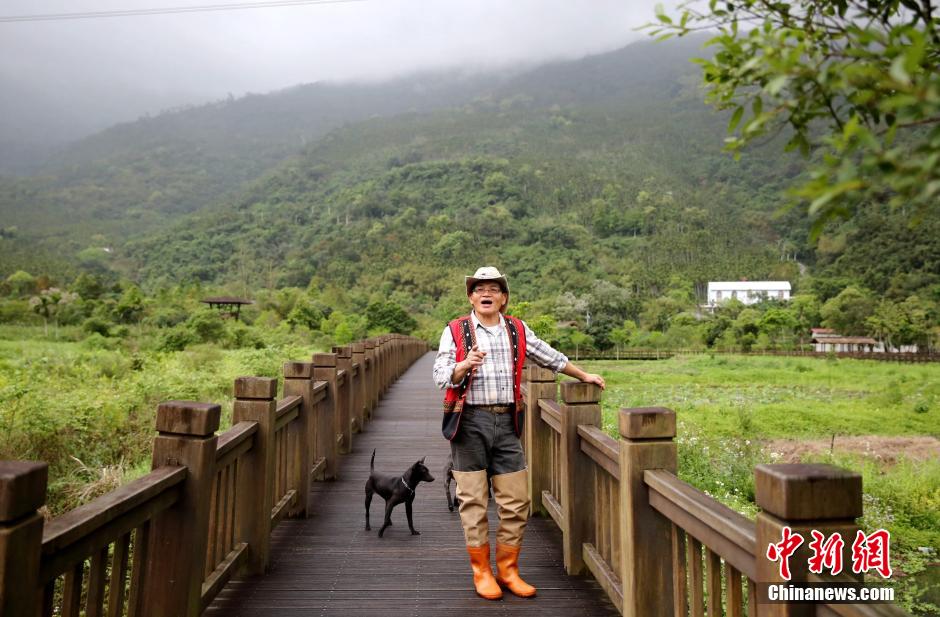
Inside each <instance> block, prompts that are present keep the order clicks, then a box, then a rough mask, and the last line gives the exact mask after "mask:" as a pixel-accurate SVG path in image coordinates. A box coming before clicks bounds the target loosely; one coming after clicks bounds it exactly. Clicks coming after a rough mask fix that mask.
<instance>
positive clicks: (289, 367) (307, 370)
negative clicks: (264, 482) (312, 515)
mask: <svg viewBox="0 0 940 617" xmlns="http://www.w3.org/2000/svg"><path fill="white" fill-rule="evenodd" d="M284 396H300V397H302V398H303V402H302V403H301V404H300V414H299V416H298V418H297V421H296V422H294V423H292V426H295V425H296V436H294V435H292V437H293V438H295V439H296V443H297V444H298V448H297V451H296V452H294V453H293V455H294V457H295V461H294V462H295V466H294V468H295V469H297V470H298V473H299V474H300V478H299V482H298V486H297V505H296V506H294V508H293V509H292V510H291V511H290V513H289V514H290V516H306V515H307V513H308V512H309V511H310V469H311V467H313V448H314V444H315V443H316V441H315V440H316V433H315V428H316V425H317V423H316V420H315V418H314V414H313V403H312V402H311V400H312V398H313V364H312V363H310V362H287V363H285V364H284Z"/></svg>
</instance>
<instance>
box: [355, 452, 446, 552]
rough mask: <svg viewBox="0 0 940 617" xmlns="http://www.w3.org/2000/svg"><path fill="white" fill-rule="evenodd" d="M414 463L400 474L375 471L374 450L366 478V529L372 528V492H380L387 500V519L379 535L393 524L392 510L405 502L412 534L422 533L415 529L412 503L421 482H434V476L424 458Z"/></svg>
mask: <svg viewBox="0 0 940 617" xmlns="http://www.w3.org/2000/svg"><path fill="white" fill-rule="evenodd" d="M425 458H427V457H424V458H422V459H421V460H420V461H418V462H417V463H415V464H414V465H412V466H411V467H409V468H408V470H407V471H405V473H403V474H402V475H400V476H389V475H386V474H383V473H376V472H375V450H373V451H372V461H371V462H370V463H369V471H370V474H369V479H368V480H366V531H369V530H370V529H372V526H371V525H370V524H369V506H370V505H371V504H372V494H373V493H378V494H379V495H381V496H382V498H383V499H384V500H385V521H384V522H383V523H382V528H381V529H379V537H380V538H381V537H382V534H383V533H385V528H386V527H388V526H389V525H391V524H392V510H393V509H394V508H395V506H397V505H398V504H400V503H401V502H405V514H406V515H407V516H408V528H409V529H410V530H411V535H413V536H417V535H420V533H419V532H418V531H417V530H415V525H414V522H413V521H412V519H411V504H412V502H413V501H414V500H415V489H417V488H418V483H419V482H434V476H432V475H431V473H430V472H429V471H428V468H427V467H425V466H424V459H425Z"/></svg>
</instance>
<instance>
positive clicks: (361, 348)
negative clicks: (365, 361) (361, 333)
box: [352, 343, 366, 353]
mask: <svg viewBox="0 0 940 617" xmlns="http://www.w3.org/2000/svg"><path fill="white" fill-rule="evenodd" d="M365 351H366V346H365V345H364V344H363V343H353V344H352V352H353V353H365Z"/></svg>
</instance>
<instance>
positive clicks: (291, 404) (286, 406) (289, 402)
mask: <svg viewBox="0 0 940 617" xmlns="http://www.w3.org/2000/svg"><path fill="white" fill-rule="evenodd" d="M303 400H304V399H303V397H302V396H286V397H284V398H282V399H280V400H279V401H278V402H277V407H276V408H275V412H274V413H275V418H277V419H278V420H280V419H281V417H282V416H283V415H284V414H286V413H289V412H291V411H293V410H294V409H297V408H298V407H300V404H301V403H302V402H303Z"/></svg>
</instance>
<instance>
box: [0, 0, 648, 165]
mask: <svg viewBox="0 0 940 617" xmlns="http://www.w3.org/2000/svg"><path fill="white" fill-rule="evenodd" d="M207 4H210V3H207V2H205V1H204V0H176V1H175V2H171V1H169V0H167V1H166V2H155V3H154V4H153V5H151V4H150V3H146V4H144V3H133V4H129V3H128V1H127V0H80V1H76V0H8V1H7V2H4V3H3V7H2V9H0V173H11V172H19V173H22V172H27V171H30V168H31V166H32V165H33V164H34V163H36V162H38V161H39V160H40V159H43V158H44V157H46V156H47V155H48V154H49V153H50V152H51V151H53V150H54V149H55V148H57V147H59V146H61V145H62V144H65V143H67V142H70V141H73V140H75V139H78V138H81V137H84V136H86V135H89V134H91V133H94V132H96V131H98V130H101V129H103V128H106V127H108V126H110V125H113V124H115V123H118V122H126V121H130V120H134V119H136V118H138V117H141V116H142V115H154V114H158V113H159V112H161V111H162V110H166V109H169V108H174V107H179V106H185V105H195V104H201V103H205V102H209V101H214V100H221V99H224V98H226V97H228V96H229V95H232V96H235V97H239V96H242V95H244V94H246V93H250V92H254V93H260V92H268V91H272V90H278V89H281V88H286V87H290V86H292V85H295V84H300V83H311V82H318V81H341V82H348V81H357V82H358V81H365V82H375V81H380V80H385V79H390V78H394V77H399V76H402V75H407V74H411V73H415V72H418V71H427V70H432V71H440V70H451V69H459V70H461V71H464V72H474V71H487V70H493V69H502V68H507V67H514V66H515V67H518V66H526V65H528V66H531V65H533V64H537V63H540V62H544V61H548V60H555V59H564V58H578V57H581V56H584V55H587V54H590V53H598V52H603V51H607V50H611V49H615V48H618V47H621V46H622V45H624V44H626V43H628V42H630V41H631V40H635V39H637V38H639V37H640V35H639V34H638V33H637V32H636V31H635V28H636V27H637V26H639V25H641V24H643V23H646V22H648V21H649V20H650V19H652V17H653V4H654V1H653V0H641V1H639V2H630V3H624V2H622V1H620V0H591V1H590V2H587V3H573V2H569V1H567V0H514V1H513V2H502V1H499V0H453V1H447V2H444V1H441V0H383V1H379V0H359V1H346V2H333V3H319V4H316V3H310V4H305V5H300V6H280V7H267V8H251V9H243V10H228V11H211V12H188V13H173V14H162V15H151V16H135V17H98V18H94V19H64V18H58V19H52V20H37V21H19V22H4V21H3V18H4V17H10V16H23V15H50V14H62V13H77V12H82V11H87V12H100V11H114V10H122V9H135V10H136V9H141V8H145V7H146V8H150V7H151V6H153V7H158V8H162V7H190V8H192V7H199V6H204V5H207ZM241 4H255V3H252V2H249V1H247V0H244V1H242V2H241Z"/></svg>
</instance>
